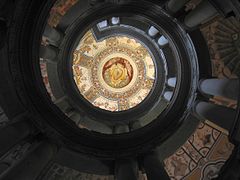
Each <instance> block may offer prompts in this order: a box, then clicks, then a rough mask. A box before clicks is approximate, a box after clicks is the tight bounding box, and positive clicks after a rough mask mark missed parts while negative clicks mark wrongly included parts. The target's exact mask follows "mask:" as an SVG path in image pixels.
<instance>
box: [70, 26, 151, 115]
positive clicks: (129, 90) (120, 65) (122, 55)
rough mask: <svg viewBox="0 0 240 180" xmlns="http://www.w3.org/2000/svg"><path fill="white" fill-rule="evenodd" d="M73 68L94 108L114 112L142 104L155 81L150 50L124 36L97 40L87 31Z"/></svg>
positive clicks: (74, 57)
mask: <svg viewBox="0 0 240 180" xmlns="http://www.w3.org/2000/svg"><path fill="white" fill-rule="evenodd" d="M72 69H73V76H74V80H75V83H76V85H77V87H78V90H79V92H80V94H81V95H82V96H83V97H84V98H85V99H86V100H87V101H88V102H90V103H91V104H92V105H94V106H95V107H98V108H100V109H104V110H107V111H112V112H113V111H125V110H128V109H131V108H133V107H135V106H137V105H139V104H140V103H142V102H143V101H144V100H145V99H146V97H147V96H148V95H149V94H150V92H151V90H152V88H153V86H154V82H155V64H154V62H153V59H152V56H151V54H150V52H149V50H148V49H147V48H146V47H145V46H144V45H143V44H142V43H141V42H140V41H138V40H137V39H133V38H131V37H128V36H122V35H121V36H120V35H118V36H114V37H109V38H106V39H104V40H101V41H97V40H96V39H95V37H94V36H93V33H92V31H88V32H87V33H86V34H85V35H84V37H83V38H82V39H81V40H80V42H79V44H78V46H77V48H76V49H75V51H74V53H73V64H72Z"/></svg>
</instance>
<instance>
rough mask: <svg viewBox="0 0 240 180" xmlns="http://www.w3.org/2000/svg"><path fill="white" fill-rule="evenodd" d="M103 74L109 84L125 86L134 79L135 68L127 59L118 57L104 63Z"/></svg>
mask: <svg viewBox="0 0 240 180" xmlns="http://www.w3.org/2000/svg"><path fill="white" fill-rule="evenodd" d="M102 75H103V79H104V80H105V82H106V83H107V84H108V85H109V86H111V87H113V88H123V87H125V86H127V85H128V84H129V83H130V81H131V80H132V77H133V68H132V66H131V64H130V63H129V62H128V61H127V60H126V59H123V58H120V57H116V58H112V59H110V60H109V61H108V62H107V63H106V64H105V65H104V67H103V74H102Z"/></svg>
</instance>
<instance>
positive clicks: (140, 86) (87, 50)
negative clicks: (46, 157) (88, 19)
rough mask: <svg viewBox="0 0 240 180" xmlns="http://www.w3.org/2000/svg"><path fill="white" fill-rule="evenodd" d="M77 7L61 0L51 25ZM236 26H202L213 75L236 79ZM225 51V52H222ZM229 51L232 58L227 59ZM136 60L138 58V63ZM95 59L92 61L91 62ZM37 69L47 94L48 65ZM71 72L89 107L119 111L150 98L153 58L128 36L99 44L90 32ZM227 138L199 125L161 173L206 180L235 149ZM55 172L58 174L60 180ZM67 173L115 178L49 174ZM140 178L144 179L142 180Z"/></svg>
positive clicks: (232, 103)
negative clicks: (222, 36) (164, 171)
mask: <svg viewBox="0 0 240 180" xmlns="http://www.w3.org/2000/svg"><path fill="white" fill-rule="evenodd" d="M76 2H77V0H75V1H73V0H61V1H59V3H58V4H57V5H56V6H55V7H54V8H53V9H52V14H51V17H50V19H49V24H50V26H53V27H54V26H56V25H57V24H58V21H59V20H60V19H61V16H62V15H63V14H65V12H66V11H67V9H69V8H70V7H71V6H72V5H73V4H74V3H76ZM191 3H193V4H191ZM196 3H199V1H196ZM188 8H189V9H190V8H194V1H191V2H190V3H189V7H188ZM239 27H240V25H239V23H237V22H236V21H235V20H234V19H231V18H230V19H229V20H227V21H226V20H224V22H223V20H221V18H217V19H215V21H213V23H211V24H208V25H205V26H202V27H201V31H202V33H203V35H204V36H205V39H206V40H207V42H208V45H209V48H210V52H211V58H212V68H213V76H215V77H225V78H233V77H236V75H235V74H239V66H240V64H239V59H237V57H239V53H238V50H239V42H238V41H239V29H240V28H239ZM229 33H230V36H229ZM221 35H224V38H225V39H226V40H227V43H221V38H220V36H221ZM44 43H46V42H44V38H43V44H44ZM225 47H228V49H229V51H223V49H224V48H225ZM236 50H237V51H236ZM233 51H234V52H235V53H234V56H232V57H229V56H228V55H229V53H231V52H233ZM237 53H238V54H237ZM139 57H141V58H140V59H138V58H139ZM93 59H95V60H96V61H94V62H93V61H92V60H93ZM234 65H235V66H234ZM41 67H42V69H41V70H42V75H43V78H44V82H45V84H46V87H49V88H47V89H48V92H49V93H50V95H51V89H50V86H49V83H48V77H47V74H46V65H45V64H44V63H43V62H42V63H41ZM72 69H73V77H74V80H75V83H76V86H77V88H78V90H79V93H80V94H81V95H82V96H84V98H85V99H87V100H88V101H89V102H90V103H91V104H92V105H94V106H96V107H99V108H101V109H104V110H108V111H123V110H127V109H130V108H133V107H135V106H137V105H138V104H140V103H141V102H142V101H144V99H145V98H146V97H147V96H148V94H149V93H150V91H151V88H152V86H153V84H154V80H155V67H154V63H153V60H152V57H151V53H150V52H149V51H148V49H147V48H146V47H144V45H143V44H142V43H141V42H139V41H137V40H135V39H133V38H131V37H126V36H115V37H110V38H108V39H105V40H103V41H100V42H97V41H96V39H95V38H94V36H93V34H92V33H91V31H88V32H87V33H86V34H85V36H84V37H83V38H82V39H81V40H80V42H79V45H78V47H77V49H76V50H75V52H74V59H73V64H72ZM53 98H54V97H53ZM212 101H213V102H214V103H216V104H222V105H224V106H228V107H232V108H235V107H236V102H235V101H231V100H229V99H223V98H219V97H214V98H213V99H212ZM227 136H228V132H227V131H226V130H224V129H222V128H220V127H218V126H217V125H215V124H212V123H210V122H209V121H207V120H206V121H205V122H204V123H200V124H199V126H198V128H197V129H196V131H195V133H194V134H192V136H190V138H189V139H188V140H187V142H186V143H185V144H184V145H183V146H182V147H181V148H180V149H178V150H177V151H176V152H175V153H174V154H173V155H171V156H170V157H168V158H166V159H165V161H164V162H165V169H166V171H167V172H168V174H169V176H170V177H171V179H175V180H178V179H179V180H180V179H190V180H191V179H192V180H196V179H204V180H205V179H211V178H215V177H217V174H218V172H219V170H220V168H221V167H222V166H223V164H224V163H225V161H226V160H227V159H228V158H229V156H230V154H231V152H232V150H233V148H234V146H233V145H232V144H231V143H230V142H229V140H228V138H227ZM54 166H55V168H53V167H54ZM54 169H55V170H54ZM56 169H60V170H61V171H62V175H59V174H58V172H57V170H56ZM66 174H68V176H69V177H72V178H74V177H77V176H79V177H80V178H79V179H81V177H82V178H83V179H112V178H113V177H106V176H97V175H90V174H84V173H80V172H76V171H74V170H71V169H68V168H67V167H61V166H59V165H56V164H55V165H53V166H52V168H51V169H49V174H48V176H51V178H52V179H56V178H55V176H56V177H65V175H66ZM142 179H146V177H145V176H143V177H142Z"/></svg>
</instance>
